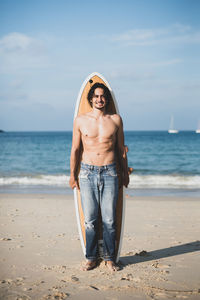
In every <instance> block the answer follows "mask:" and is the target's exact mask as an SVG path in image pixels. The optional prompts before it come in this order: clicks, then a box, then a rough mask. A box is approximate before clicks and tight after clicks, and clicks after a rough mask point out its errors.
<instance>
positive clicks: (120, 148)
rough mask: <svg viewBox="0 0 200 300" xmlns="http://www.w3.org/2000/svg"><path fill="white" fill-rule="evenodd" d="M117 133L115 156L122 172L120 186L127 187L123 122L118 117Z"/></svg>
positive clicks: (127, 173)
mask: <svg viewBox="0 0 200 300" xmlns="http://www.w3.org/2000/svg"><path fill="white" fill-rule="evenodd" d="M118 118H119V119H118V131H117V144H116V147H117V154H118V158H119V164H120V169H121V171H122V174H121V176H122V184H123V185H124V186H125V187H128V184H129V172H128V162H127V154H126V148H125V145H124V131H123V122H122V119H121V117H120V116H118Z"/></svg>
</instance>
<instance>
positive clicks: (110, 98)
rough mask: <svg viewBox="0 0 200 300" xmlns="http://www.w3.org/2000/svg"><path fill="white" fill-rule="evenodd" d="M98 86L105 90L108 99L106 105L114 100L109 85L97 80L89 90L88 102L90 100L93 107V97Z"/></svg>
mask: <svg viewBox="0 0 200 300" xmlns="http://www.w3.org/2000/svg"><path fill="white" fill-rule="evenodd" d="M97 88H100V89H103V91H104V97H105V99H106V106H108V104H109V102H110V100H112V96H111V93H110V90H109V89H108V88H107V86H105V84H103V83H100V82H96V83H95V84H94V85H93V86H92V87H91V88H90V90H89V92H88V95H87V99H88V102H89V104H90V106H91V107H92V98H93V96H94V91H95V90H96V89H97Z"/></svg>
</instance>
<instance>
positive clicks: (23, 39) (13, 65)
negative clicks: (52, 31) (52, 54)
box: [0, 32, 49, 75]
mask: <svg viewBox="0 0 200 300" xmlns="http://www.w3.org/2000/svg"><path fill="white" fill-rule="evenodd" d="M46 66H49V61H48V51H47V46H46V44H45V42H44V41H43V40H40V39H36V38H33V37H31V36H28V35H25V34H23V33H19V32H12V33H9V34H8V35H6V36H3V37H2V38H1V39H0V73H1V74H13V73H15V74H18V75H19V72H21V71H24V70H26V71H29V70H31V69H38V68H39V69H41V68H43V67H46Z"/></svg>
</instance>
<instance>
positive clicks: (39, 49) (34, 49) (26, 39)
mask: <svg viewBox="0 0 200 300" xmlns="http://www.w3.org/2000/svg"><path fill="white" fill-rule="evenodd" d="M44 50H45V47H44V44H43V43H42V41H39V40H37V39H35V38H32V37H30V36H27V35H25V34H22V33H19V32H13V33H10V34H8V35H6V36H4V37H3V38H2V39H1V40H0V52H1V53H3V54H9V53H12V54H13V53H14V54H23V55H24V54H28V55H38V54H43V52H44Z"/></svg>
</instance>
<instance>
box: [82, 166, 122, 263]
mask: <svg viewBox="0 0 200 300" xmlns="http://www.w3.org/2000/svg"><path fill="white" fill-rule="evenodd" d="M79 181H80V190H81V203H82V208H83V213H84V217H85V232H86V258H87V259H88V260H90V261H94V260H96V259H97V255H98V215H99V209H100V210H101V216H102V225H103V253H104V260H105V261H108V260H111V261H114V260H115V231H116V230H115V215H116V203H117V199H118V177H117V172H116V164H115V163H113V164H110V165H105V166H101V167H99V166H93V165H87V164H84V163H81V170H80V174H79Z"/></svg>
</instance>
